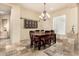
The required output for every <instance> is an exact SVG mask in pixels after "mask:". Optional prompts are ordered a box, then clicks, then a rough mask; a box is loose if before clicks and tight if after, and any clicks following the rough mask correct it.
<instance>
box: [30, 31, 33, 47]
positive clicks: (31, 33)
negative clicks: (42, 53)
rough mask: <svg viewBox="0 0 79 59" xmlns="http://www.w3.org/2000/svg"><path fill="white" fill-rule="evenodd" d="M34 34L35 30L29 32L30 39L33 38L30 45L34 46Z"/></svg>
mask: <svg viewBox="0 0 79 59" xmlns="http://www.w3.org/2000/svg"><path fill="white" fill-rule="evenodd" d="M33 34H34V31H30V32H29V35H30V39H31V44H30V47H33V41H34V39H33Z"/></svg>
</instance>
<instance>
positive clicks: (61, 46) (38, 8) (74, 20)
mask: <svg viewBox="0 0 79 59" xmlns="http://www.w3.org/2000/svg"><path fill="white" fill-rule="evenodd" d="M4 5H6V6H9V7H11V14H10V21H9V22H10V24H9V25H10V29H9V30H10V42H9V43H7V44H6V45H5V47H4V48H5V54H4V55H7V56H10V55H25V56H27V55H28V56H33V55H35V56H37V55H45V56H46V55H47V56H54V55H78V54H76V53H78V37H77V34H78V12H79V7H78V4H76V3H14V4H11V3H8V4H6V3H4ZM76 38H77V39H76ZM74 47H75V48H74ZM2 48H3V47H2ZM75 51H76V52H75Z"/></svg>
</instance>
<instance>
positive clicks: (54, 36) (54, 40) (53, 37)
mask: <svg viewBox="0 0 79 59" xmlns="http://www.w3.org/2000/svg"><path fill="white" fill-rule="evenodd" d="M51 41H52V42H53V43H56V33H55V32H54V30H51Z"/></svg>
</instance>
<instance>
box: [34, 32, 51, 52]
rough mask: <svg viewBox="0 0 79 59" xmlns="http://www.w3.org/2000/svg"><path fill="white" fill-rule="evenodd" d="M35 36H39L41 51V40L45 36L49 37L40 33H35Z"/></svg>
mask: <svg viewBox="0 0 79 59" xmlns="http://www.w3.org/2000/svg"><path fill="white" fill-rule="evenodd" d="M49 34H50V33H49ZM33 36H37V37H38V39H39V46H38V49H39V50H40V48H41V39H42V38H44V37H45V36H48V34H45V33H43V32H39V33H34V34H33Z"/></svg>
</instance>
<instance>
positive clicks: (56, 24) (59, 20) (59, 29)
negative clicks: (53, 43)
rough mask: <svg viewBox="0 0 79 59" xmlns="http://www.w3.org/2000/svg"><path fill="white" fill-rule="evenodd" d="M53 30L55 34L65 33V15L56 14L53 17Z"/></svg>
mask: <svg viewBox="0 0 79 59" xmlns="http://www.w3.org/2000/svg"><path fill="white" fill-rule="evenodd" d="M53 30H55V32H56V34H65V33H66V16H65V15H62V16H57V17H53Z"/></svg>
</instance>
